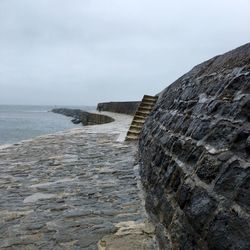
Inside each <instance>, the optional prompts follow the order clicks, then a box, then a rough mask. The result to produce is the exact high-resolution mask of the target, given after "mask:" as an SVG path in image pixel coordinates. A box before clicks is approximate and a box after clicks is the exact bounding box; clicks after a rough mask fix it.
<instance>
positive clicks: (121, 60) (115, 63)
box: [0, 0, 250, 105]
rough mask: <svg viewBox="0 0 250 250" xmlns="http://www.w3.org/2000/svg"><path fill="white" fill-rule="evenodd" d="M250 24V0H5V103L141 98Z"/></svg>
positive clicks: (1, 93) (226, 46) (1, 86)
mask: <svg viewBox="0 0 250 250" xmlns="http://www.w3.org/2000/svg"><path fill="white" fill-rule="evenodd" d="M249 24H250V1H249V0H237V1H236V0H171V1H170V0H0V104H70V105H72V104H75V105H84V104H86V105H95V104H96V103H97V102H102V101H122V100H139V99H141V97H142V96H143V94H152V95H154V94H156V93H158V92H160V91H161V90H162V89H164V88H165V87H166V86H168V85H169V84H171V83H172V82H173V81H174V80H176V78H178V77H180V76H181V75H182V74H184V73H186V72H187V71H188V70H190V69H191V68H192V67H193V66H195V65H196V64H198V63H201V62H202V61H204V60H207V59H209V58H211V57H213V56H215V55H217V54H221V53H224V52H226V51H228V50H231V49H233V48H235V47H238V46H240V45H243V44H245V43H247V42H249V41H250V25H249Z"/></svg>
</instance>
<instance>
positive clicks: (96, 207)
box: [0, 112, 146, 250]
mask: <svg viewBox="0 0 250 250" xmlns="http://www.w3.org/2000/svg"><path fill="white" fill-rule="evenodd" d="M103 113H104V112H103ZM105 113H106V112H105ZM115 119H116V122H114V123H110V124H105V125H97V126H88V127H85V128H79V129H73V130H71V131H68V132H62V133H57V134H53V135H46V136H41V137H38V138H35V139H33V140H29V141H23V142H21V143H19V144H15V145H11V146H9V147H6V148H4V147H2V148H1V149H0V249H46V250H47V249H53V250H56V249H89V250H91V249H97V242H98V241H99V240H100V239H101V238H102V237H103V236H105V235H109V234H113V233H116V232H117V229H118V228H117V225H116V223H120V222H123V221H124V222H128V221H136V223H138V222H141V221H143V220H145V218H146V217H145V214H144V210H143V206H142V205H141V199H140V197H139V193H140V192H139V190H138V187H137V178H136V176H137V169H136V168H135V167H134V156H135V152H136V145H135V143H124V142H122V140H123V138H124V137H125V132H126V131H127V129H128V127H129V124H130V122H131V117H130V116H125V115H115ZM118 227H119V224H118ZM101 243H102V244H101V245H103V246H104V248H103V249H112V248H105V245H106V243H105V241H102V242H101ZM121 249H122V247H121Z"/></svg>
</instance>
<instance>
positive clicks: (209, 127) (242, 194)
mask: <svg viewBox="0 0 250 250" xmlns="http://www.w3.org/2000/svg"><path fill="white" fill-rule="evenodd" d="M139 152H140V161H141V170H140V173H141V176H142V181H143V185H144V188H145V190H146V209H147V211H148V213H149V215H150V216H151V218H152V219H153V221H154V223H155V225H156V231H157V237H158V240H159V245H160V248H161V249H185V250H188V249H250V237H249V235H250V188H249V187H250V44H246V45H244V46H242V47H239V48H237V49H235V50H233V51H230V52H228V53H226V54H224V55H221V56H217V57H214V58H212V59H211V60H209V61H206V62H204V63H202V64H200V65H198V66H196V67H194V68H193V69H192V70H191V71H190V72H189V73H187V74H185V75H184V76H182V77H181V78H179V79H178V80H177V81H176V82H174V83H173V84H172V85H170V86H169V87H168V88H166V89H165V90H164V91H163V92H162V93H161V94H160V97H159V100H158V103H157V105H156V107H155V109H154V111H153V112H152V113H151V115H150V116H149V118H148V119H147V121H146V123H145V124H144V127H143V130H142V133H141V138H140V141H139Z"/></svg>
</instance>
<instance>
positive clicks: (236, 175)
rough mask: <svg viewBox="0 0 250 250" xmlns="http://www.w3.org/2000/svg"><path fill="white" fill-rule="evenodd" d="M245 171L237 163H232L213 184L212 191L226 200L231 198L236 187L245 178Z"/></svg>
mask: <svg viewBox="0 0 250 250" xmlns="http://www.w3.org/2000/svg"><path fill="white" fill-rule="evenodd" d="M246 174H247V173H246V171H245V169H244V168H242V167H241V166H240V162H239V161H234V162H232V163H231V164H229V166H228V167H227V168H226V169H225V171H224V172H223V173H222V174H221V176H220V177H219V178H218V180H217V181H216V183H215V187H214V190H215V191H216V192H218V193H220V194H222V195H224V196H225V197H227V198H231V199H232V198H233V197H234V196H235V192H236V190H237V189H238V187H239V186H240V185H241V183H242V181H243V179H244V178H245V177H246Z"/></svg>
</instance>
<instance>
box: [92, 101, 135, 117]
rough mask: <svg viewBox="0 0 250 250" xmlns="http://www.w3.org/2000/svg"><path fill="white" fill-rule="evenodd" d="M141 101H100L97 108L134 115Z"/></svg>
mask: <svg viewBox="0 0 250 250" xmlns="http://www.w3.org/2000/svg"><path fill="white" fill-rule="evenodd" d="M139 103H140V102H102V103H98V105H97V110H99V111H109V112H115V113H121V114H127V115H134V113H135V112H136V110H137V107H138V106H139Z"/></svg>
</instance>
